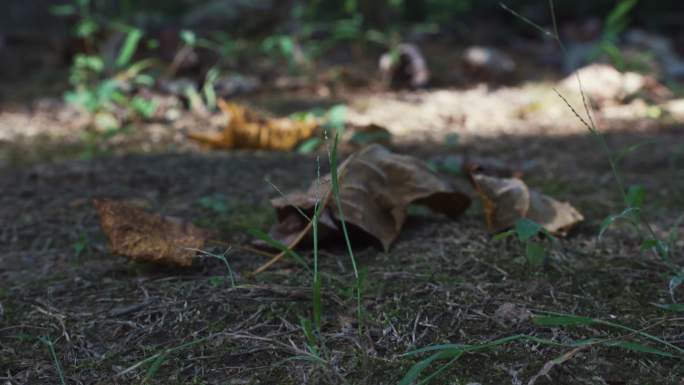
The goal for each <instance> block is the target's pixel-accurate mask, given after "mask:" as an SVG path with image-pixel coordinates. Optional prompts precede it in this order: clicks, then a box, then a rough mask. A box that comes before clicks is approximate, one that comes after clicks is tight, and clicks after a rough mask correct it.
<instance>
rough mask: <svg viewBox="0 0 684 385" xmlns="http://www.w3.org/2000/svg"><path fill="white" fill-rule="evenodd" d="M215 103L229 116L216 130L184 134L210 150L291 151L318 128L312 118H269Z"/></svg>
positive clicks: (224, 103) (242, 107) (243, 109)
mask: <svg viewBox="0 0 684 385" xmlns="http://www.w3.org/2000/svg"><path fill="white" fill-rule="evenodd" d="M218 106H219V108H220V109H221V111H223V113H224V114H226V115H227V116H228V118H229V122H228V125H227V126H226V127H225V128H224V129H223V130H222V131H220V132H216V133H209V134H207V133H203V132H194V131H193V132H189V133H188V134H187V137H188V138H189V139H192V140H194V141H196V142H199V143H200V144H202V145H205V146H207V147H209V148H213V149H234V148H247V149H262V150H292V149H293V148H295V146H297V144H299V143H300V142H302V141H303V140H305V139H308V138H310V137H312V136H313V135H314V134H315V133H316V130H317V128H318V123H317V122H316V121H314V120H292V119H288V118H278V119H271V118H266V117H264V116H260V115H258V114H256V113H255V112H253V111H251V110H248V109H247V108H246V107H244V106H241V105H239V104H235V103H229V102H226V101H224V100H222V99H219V100H218Z"/></svg>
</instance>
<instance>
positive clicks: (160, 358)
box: [142, 350, 171, 384]
mask: <svg viewBox="0 0 684 385" xmlns="http://www.w3.org/2000/svg"><path fill="white" fill-rule="evenodd" d="M170 353H171V352H170V351H168V350H166V351H164V352H162V353H160V354H158V355H157V358H156V359H155V360H154V361H153V362H152V364H151V365H150V367H149V368H147V373H145V377H144V378H143V380H142V383H143V384H146V383H147V382H148V381H149V380H151V379H152V378H153V377H154V375H155V374H157V371H158V370H159V368H161V366H162V364H163V363H164V361H166V358H168V356H169V354H170Z"/></svg>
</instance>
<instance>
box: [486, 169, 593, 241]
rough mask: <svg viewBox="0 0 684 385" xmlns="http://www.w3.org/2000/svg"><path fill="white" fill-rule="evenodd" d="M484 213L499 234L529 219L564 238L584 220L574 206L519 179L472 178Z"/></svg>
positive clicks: (489, 224) (488, 225)
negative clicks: (520, 221) (530, 186)
mask: <svg viewBox="0 0 684 385" xmlns="http://www.w3.org/2000/svg"><path fill="white" fill-rule="evenodd" d="M472 181H473V184H474V185H475V188H476V189H477V192H478V194H479V195H480V199H481V200H482V204H483V206H484V211H485V220H486V222H487V227H489V229H490V230H491V231H493V232H499V231H503V230H506V229H509V228H511V227H513V226H515V224H516V222H517V221H518V220H519V219H521V218H527V219H529V220H531V221H533V222H535V223H537V224H539V225H540V226H541V227H543V228H544V229H545V230H546V231H548V232H550V233H553V234H559V235H563V234H565V233H566V232H567V231H568V230H569V229H570V228H572V227H573V226H575V225H576V224H577V223H579V222H581V221H582V220H583V219H584V217H583V216H582V214H580V212H579V211H577V210H576V209H575V208H574V207H573V206H571V205H570V204H569V203H566V202H559V201H557V200H555V199H553V198H551V197H549V196H546V195H544V194H541V193H539V192H536V191H534V190H531V189H530V188H528V187H527V185H526V184H525V182H523V181H522V180H520V179H517V178H497V177H493V176H487V175H483V174H474V175H472Z"/></svg>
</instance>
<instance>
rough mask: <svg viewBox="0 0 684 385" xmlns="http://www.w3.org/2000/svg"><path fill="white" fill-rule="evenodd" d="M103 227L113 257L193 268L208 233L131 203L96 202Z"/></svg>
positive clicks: (94, 201)
mask: <svg viewBox="0 0 684 385" xmlns="http://www.w3.org/2000/svg"><path fill="white" fill-rule="evenodd" d="M93 204H94V205H95V208H96V209H97V213H98V215H99V217H100V226H101V227H102V230H103V231H104V233H105V235H106V236H107V238H108V239H109V246H110V248H111V250H112V253H114V254H120V255H124V256H126V257H128V258H130V259H133V260H137V261H149V262H155V263H159V264H164V265H172V266H190V265H191V264H192V260H193V257H194V255H195V250H197V249H201V248H202V247H203V246H204V242H205V241H206V239H207V237H208V236H209V233H208V232H207V231H205V230H203V229H200V228H198V227H195V226H193V225H192V224H189V223H185V222H182V221H180V220H178V219H176V218H171V217H162V216H161V215H158V214H152V213H148V212H146V211H144V210H142V209H141V208H139V207H136V206H134V205H132V204H130V203H126V202H120V201H115V200H110V199H95V200H93Z"/></svg>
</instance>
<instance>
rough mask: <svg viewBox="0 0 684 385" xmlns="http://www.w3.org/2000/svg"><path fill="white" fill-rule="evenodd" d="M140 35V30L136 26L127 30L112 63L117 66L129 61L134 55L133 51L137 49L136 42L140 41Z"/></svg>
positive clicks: (141, 34) (119, 66) (124, 64)
mask: <svg viewBox="0 0 684 385" xmlns="http://www.w3.org/2000/svg"><path fill="white" fill-rule="evenodd" d="M142 36H143V33H142V31H141V30H139V29H137V28H133V29H131V30H130V31H129V32H128V34H127V35H126V40H125V41H124V43H123V45H122V46H121V51H119V56H118V57H117V58H116V62H115V63H114V64H115V65H116V67H117V68H122V67H125V66H127V65H128V64H129V63H130V62H131V59H132V58H133V55H135V51H137V50H138V44H139V43H140V39H141V38H142Z"/></svg>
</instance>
